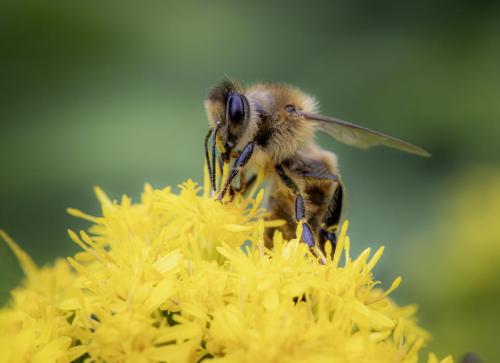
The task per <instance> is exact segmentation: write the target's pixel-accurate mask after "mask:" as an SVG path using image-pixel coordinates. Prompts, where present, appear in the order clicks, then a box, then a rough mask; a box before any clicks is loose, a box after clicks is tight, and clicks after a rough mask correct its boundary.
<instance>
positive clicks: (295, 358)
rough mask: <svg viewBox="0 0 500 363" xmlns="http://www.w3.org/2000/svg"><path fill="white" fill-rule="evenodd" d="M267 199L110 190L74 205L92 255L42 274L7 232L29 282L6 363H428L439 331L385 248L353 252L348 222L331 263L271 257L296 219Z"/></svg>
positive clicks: (19, 295)
mask: <svg viewBox="0 0 500 363" xmlns="http://www.w3.org/2000/svg"><path fill="white" fill-rule="evenodd" d="M263 193H264V192H263V191H262V190H260V191H259V190H258V187H255V188H254V190H252V191H250V193H249V194H248V195H247V196H241V195H236V196H235V197H234V200H232V201H231V202H228V203H223V204H221V203H218V202H216V201H214V198H213V197H212V196H211V195H210V192H209V183H208V180H207V177H205V187H204V188H201V187H199V186H198V185H197V184H196V183H194V182H192V181H187V182H186V183H184V184H182V185H181V186H180V191H179V192H178V193H174V192H172V190H171V189H170V188H165V189H162V190H154V189H153V188H152V187H151V186H149V185H146V187H145V189H144V193H143V194H142V198H141V201H140V203H135V204H134V203H132V201H131V200H130V199H129V198H127V197H123V198H122V199H121V201H120V202H116V201H112V200H110V199H109V198H108V197H107V196H106V195H105V194H104V192H103V191H102V190H100V189H96V195H97V198H98V200H99V202H100V203H101V206H102V216H100V217H93V216H89V215H87V214H85V213H82V212H80V211H77V210H75V209H69V213H70V214H72V215H74V216H77V217H81V218H84V219H86V220H88V221H90V222H92V226H91V227H90V229H89V231H88V232H84V231H81V232H79V233H75V232H73V231H69V236H70V238H71V239H72V240H73V241H74V242H75V243H77V244H78V245H79V246H80V247H81V249H82V251H81V252H79V253H77V254H76V255H75V256H72V257H69V258H68V259H67V261H65V260H58V261H57V262H56V263H55V265H54V266H53V267H45V268H42V269H40V268H38V267H36V266H35V264H34V263H33V262H32V261H31V259H30V258H29V257H28V256H27V255H26V254H25V253H24V252H23V251H22V250H21V249H20V248H19V247H18V246H17V245H16V244H15V243H14V242H13V241H12V240H10V239H9V238H8V236H7V235H5V234H4V233H3V234H2V236H3V238H4V239H6V241H7V243H8V244H9V245H10V246H11V248H12V249H13V251H14V253H15V254H16V255H17V257H18V259H19V261H20V263H21V265H22V267H23V268H24V271H25V273H26V279H25V281H24V282H23V283H22V285H21V286H20V287H18V288H17V289H15V290H14V291H13V293H12V294H13V297H12V300H11V301H10V302H9V304H8V306H6V307H5V308H3V309H2V310H1V312H0V324H1V334H0V352H1V354H2V361H6V362H70V361H72V360H74V359H76V358H78V357H81V358H83V359H85V361H88V362H104V361H105V362H199V361H200V360H207V361H208V360H214V361H221V362H255V361H259V362H263V363H265V362H381V363H382V362H383V363H387V362H408V363H411V362H417V361H418V359H419V352H420V350H421V348H422V346H423V345H424V344H425V342H426V341H427V340H428V338H429V336H428V334H427V333H426V332H425V331H424V330H422V329H421V328H420V327H419V326H418V325H417V323H416V321H415V317H414V312H415V308H414V307H413V306H408V307H400V306H398V305H397V304H396V303H395V302H394V301H392V300H391V299H390V298H389V297H388V295H389V294H390V293H391V292H392V291H393V290H394V289H395V288H397V286H398V285H399V284H400V282H401V278H399V277H398V278H396V279H395V280H394V282H393V283H392V284H391V286H390V287H389V289H387V290H385V291H384V290H382V289H379V288H377V284H378V282H377V281H376V280H375V279H374V277H373V274H372V270H373V268H374V266H375V265H376V264H377V262H378V260H379V259H380V257H381V255H382V252H383V248H381V249H379V250H378V251H376V252H375V253H373V254H372V253H371V251H370V249H367V250H365V251H363V252H362V253H361V254H360V255H359V256H357V257H352V256H351V255H350V241H349V238H348V237H347V235H346V233H347V223H346V224H344V226H343V228H342V231H341V235H340V237H339V242H338V245H337V249H336V252H335V253H334V254H332V253H331V246H327V253H326V256H325V259H326V263H324V264H321V263H319V262H318V260H317V258H315V257H314V256H313V255H311V253H310V252H309V250H308V248H307V246H306V245H305V244H303V243H301V242H300V241H299V240H298V239H292V240H290V241H285V240H283V238H282V236H281V235H280V234H279V233H277V234H276V235H275V237H274V248H273V250H268V249H266V248H265V247H264V242H263V236H264V229H265V228H266V227H267V226H277V225H279V224H281V223H283V222H282V221H269V220H266V217H267V216H268V214H267V212H266V210H264V209H262V208H261V207H260V204H261V202H262V199H263V196H264V194H263ZM298 229H299V230H298V231H297V232H298V233H297V235H298V236H300V235H301V231H300V229H301V226H300V225H299V227H298ZM428 362H430V363H437V362H439V360H438V359H437V358H436V357H435V356H434V355H430V356H429V358H428ZM441 362H443V363H449V362H452V359H451V357H448V358H445V359H444V360H442V361H441Z"/></svg>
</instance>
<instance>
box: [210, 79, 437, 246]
mask: <svg viewBox="0 0 500 363" xmlns="http://www.w3.org/2000/svg"><path fill="white" fill-rule="evenodd" d="M205 109H206V112H207V114H208V119H209V121H210V126H211V128H210V129H209V131H208V134H207V136H206V138H205V156H206V161H207V166H208V170H209V173H210V179H211V184H212V188H213V190H214V191H216V187H215V170H216V148H217V150H218V151H219V153H220V159H219V160H221V162H224V163H229V162H231V161H234V162H233V165H232V168H231V171H230V173H229V174H228V177H227V179H226V180H225V181H224V183H223V186H222V189H221V190H220V192H219V194H218V197H217V200H219V201H222V200H223V198H224V196H225V195H226V194H227V192H228V190H229V191H230V192H233V190H234V189H233V186H232V183H233V181H234V179H235V178H236V177H237V176H238V175H240V188H242V189H244V188H245V187H246V186H248V185H249V184H250V183H251V182H252V181H253V180H255V177H252V178H250V179H249V180H245V175H244V174H245V173H244V172H245V170H246V169H247V168H248V167H253V169H261V168H262V169H263V170H264V173H265V176H266V178H267V179H268V180H269V181H270V182H271V186H270V197H269V209H270V211H271V218H273V219H284V220H285V221H286V222H287V223H286V224H285V225H284V226H283V227H280V230H281V232H282V233H283V235H284V237H285V238H286V239H291V238H294V236H295V232H296V226H297V223H302V236H301V239H302V241H303V242H304V243H306V244H307V245H308V246H309V248H310V249H311V251H314V250H317V248H318V247H319V248H320V250H323V249H324V246H325V243H326V241H330V243H331V244H332V246H333V247H335V244H336V241H337V232H338V229H339V223H340V219H341V212H342V204H343V200H344V186H343V183H342V179H341V177H340V174H339V168H338V163H337V157H336V155H335V154H334V153H332V152H329V151H326V150H323V149H321V148H320V147H319V146H318V145H316V143H315V142H314V134H315V132H316V131H318V130H319V131H323V132H325V133H326V134H328V135H330V136H331V137H333V138H334V139H336V140H338V141H340V142H342V143H345V144H348V145H352V146H356V147H360V148H370V147H372V146H377V145H383V146H388V147H391V148H394V149H398V150H400V151H405V152H408V153H411V154H416V155H419V156H430V154H429V153H428V152H427V151H425V150H424V149H422V148H420V147H418V146H416V145H413V144H410V143H408V142H406V141H403V140H399V139H396V138H394V137H392V136H388V135H385V134H383V133H380V132H377V131H373V130H369V129H367V128H365V127H362V126H359V125H356V124H353V123H351V122H347V121H342V120H339V119H337V118H333V117H327V116H323V115H321V114H319V113H318V104H317V102H316V100H315V99H314V98H313V97H312V96H310V95H308V94H306V93H304V92H302V91H301V90H299V89H298V88H296V87H293V86H290V85H287V84H280V83H271V82H264V83H257V84H254V85H252V86H250V87H247V88H243V87H242V86H241V85H239V84H238V83H237V82H235V81H232V80H227V79H226V80H223V81H222V82H220V83H218V84H216V85H215V86H213V87H212V88H211V90H210V91H209V93H208V96H207V98H206V99H205ZM210 140H211V141H212V143H213V144H212V158H210V150H209V145H208V144H209V141H210ZM273 232H274V231H273V230H272V229H269V230H268V231H267V232H266V245H267V246H268V247H271V245H270V244H271V241H272V235H273Z"/></svg>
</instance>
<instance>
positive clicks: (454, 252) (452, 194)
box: [401, 166, 500, 362]
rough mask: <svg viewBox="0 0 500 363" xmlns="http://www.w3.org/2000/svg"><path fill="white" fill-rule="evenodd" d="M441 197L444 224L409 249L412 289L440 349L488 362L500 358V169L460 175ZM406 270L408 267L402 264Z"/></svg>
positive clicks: (436, 224)
mask: <svg viewBox="0 0 500 363" xmlns="http://www.w3.org/2000/svg"><path fill="white" fill-rule="evenodd" d="M450 185H451V187H450V188H449V189H448V190H447V191H445V192H443V196H442V197H440V199H441V202H440V205H441V207H439V208H440V212H439V215H440V218H438V219H437V220H436V221H435V222H433V223H432V224H433V225H431V228H430V229H428V230H423V231H422V235H421V236H420V238H419V239H418V242H415V243H414V244H411V245H408V251H407V253H406V255H409V256H413V258H412V259H411V260H409V261H408V260H406V261H405V262H404V265H405V270H407V271H408V272H407V273H406V276H407V277H408V278H409V279H408V280H407V286H408V285H410V286H412V287H413V288H414V289H415V290H414V291H412V292H411V296H412V297H413V298H416V299H418V301H420V305H421V307H422V314H421V315H422V316H424V317H426V319H425V320H426V321H425V325H426V326H428V328H429V329H430V330H431V331H432V333H433V336H434V341H435V344H433V345H435V346H436V347H435V348H434V347H433V348H434V349H438V350H441V351H447V352H450V351H451V352H453V353H455V356H458V355H459V354H461V353H464V352H465V351H472V352H477V353H479V355H480V356H481V357H482V358H483V359H484V361H485V362H494V361H496V360H497V358H498V356H499V355H500V348H499V347H498V344H495V341H494V339H495V338H494V337H493V336H491V335H490V334H491V333H492V332H494V331H495V330H496V329H497V327H498V325H499V324H500V308H499V304H498V301H499V299H500V285H499V283H498V278H499V276H500V228H499V225H498V221H499V220H500V169H499V168H498V167H485V166H482V167H475V168H471V169H469V170H467V172H461V173H457V175H455V177H454V178H453V181H452V182H450ZM401 262H402V264H403V261H401Z"/></svg>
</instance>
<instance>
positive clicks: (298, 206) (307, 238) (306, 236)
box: [275, 165, 316, 250]
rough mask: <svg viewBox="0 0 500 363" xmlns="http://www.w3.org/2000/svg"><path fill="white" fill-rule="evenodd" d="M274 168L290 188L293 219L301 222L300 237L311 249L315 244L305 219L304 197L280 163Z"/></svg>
mask: <svg viewBox="0 0 500 363" xmlns="http://www.w3.org/2000/svg"><path fill="white" fill-rule="evenodd" d="M275 170H276V173H277V174H278V176H279V177H280V179H281V181H283V183H284V184H285V185H286V186H287V187H288V188H290V189H291V190H292V192H293V194H294V195H295V220H296V222H297V223H302V236H301V239H302V241H303V242H305V243H306V244H307V245H308V246H309V248H310V249H311V250H312V249H313V248H314V246H315V245H316V239H315V237H314V233H313V231H312V228H311V226H310V225H309V223H307V220H306V208H305V203H304V197H303V196H302V193H301V192H300V190H299V188H298V186H297V184H296V183H295V182H294V181H293V180H292V178H290V177H289V176H288V175H287V174H286V173H285V171H284V170H283V167H282V166H281V165H275Z"/></svg>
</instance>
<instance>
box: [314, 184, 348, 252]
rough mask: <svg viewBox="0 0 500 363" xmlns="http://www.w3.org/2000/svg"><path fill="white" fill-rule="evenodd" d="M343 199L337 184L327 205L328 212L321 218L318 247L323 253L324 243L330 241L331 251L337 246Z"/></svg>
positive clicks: (340, 187) (342, 192) (342, 191)
mask: <svg viewBox="0 0 500 363" xmlns="http://www.w3.org/2000/svg"><path fill="white" fill-rule="evenodd" d="M343 199H344V188H343V186H342V184H341V183H340V182H339V183H338V185H337V187H336V188H335V191H334V192H333V195H332V198H331V199H330V202H329V204H328V210H327V212H326V214H325V216H324V218H323V223H322V224H321V227H320V231H319V235H320V247H321V249H322V250H323V251H324V248H325V243H326V241H330V243H331V244H332V247H333V249H335V246H336V244H337V232H338V229H339V223H340V217H341V214H342V204H343Z"/></svg>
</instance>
